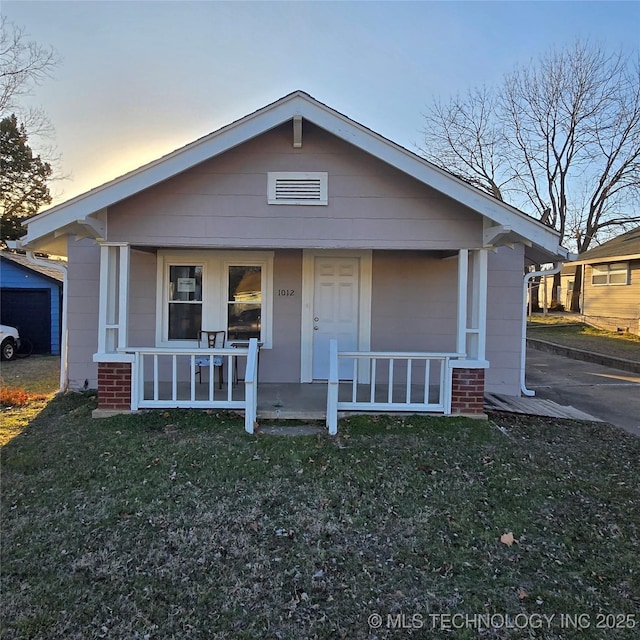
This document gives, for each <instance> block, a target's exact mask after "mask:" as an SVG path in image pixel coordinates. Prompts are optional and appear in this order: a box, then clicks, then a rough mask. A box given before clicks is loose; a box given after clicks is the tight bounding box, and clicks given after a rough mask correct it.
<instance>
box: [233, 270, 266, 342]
mask: <svg viewBox="0 0 640 640" xmlns="http://www.w3.org/2000/svg"><path fill="white" fill-rule="evenodd" d="M227 276H228V283H229V295H228V310H227V337H228V339H229V340H249V338H258V339H260V332H261V318H262V267H260V266H235V265H233V266H229V267H228V274H227Z"/></svg>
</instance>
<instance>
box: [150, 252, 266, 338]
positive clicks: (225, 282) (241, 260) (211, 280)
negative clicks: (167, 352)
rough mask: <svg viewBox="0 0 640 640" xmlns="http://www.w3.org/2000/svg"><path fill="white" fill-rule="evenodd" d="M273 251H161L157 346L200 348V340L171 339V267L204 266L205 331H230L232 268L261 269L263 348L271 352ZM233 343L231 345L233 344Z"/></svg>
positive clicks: (157, 289) (157, 303)
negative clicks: (229, 308) (228, 321)
mask: <svg viewBox="0 0 640 640" xmlns="http://www.w3.org/2000/svg"><path fill="white" fill-rule="evenodd" d="M273 255H274V254H273V252H272V251H190V250H184V251H181V250H177V251H176V250H167V251H164V250H160V251H158V263H157V288H156V346H157V347H180V348H190V347H197V346H198V344H197V340H169V338H168V336H169V287H168V283H169V267H171V266H175V265H181V266H185V265H189V266H191V265H194V266H197V265H201V266H202V328H203V329H205V330H211V331H213V330H217V329H224V330H225V331H226V330H227V308H228V297H229V275H228V274H229V267H230V266H259V267H260V268H261V277H262V302H261V305H262V310H261V335H260V342H262V348H264V349H270V348H271V344H272V333H273ZM232 343H233V341H231V342H229V343H228V344H232Z"/></svg>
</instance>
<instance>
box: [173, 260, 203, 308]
mask: <svg viewBox="0 0 640 640" xmlns="http://www.w3.org/2000/svg"><path fill="white" fill-rule="evenodd" d="M169 300H175V301H180V302H193V301H196V300H197V301H200V300H202V267H201V266H194V265H184V266H182V265H180V266H178V265H172V266H170V267H169Z"/></svg>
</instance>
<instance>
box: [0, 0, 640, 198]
mask: <svg viewBox="0 0 640 640" xmlns="http://www.w3.org/2000/svg"><path fill="white" fill-rule="evenodd" d="M0 12H1V13H2V14H3V15H4V16H6V18H8V19H9V20H11V21H12V22H14V23H16V24H17V25H20V26H22V27H24V28H25V30H26V32H27V33H28V35H29V36H30V38H32V39H34V40H36V41H38V42H39V44H41V45H51V46H53V47H54V48H55V49H56V50H57V52H58V54H59V56H60V59H61V62H60V64H59V65H58V66H57V68H56V70H55V73H54V77H53V78H51V79H50V80H47V81H46V82H45V83H44V84H42V85H41V86H40V87H38V88H37V89H36V90H35V91H34V93H33V95H32V96H31V97H30V98H29V100H30V101H31V104H33V105H37V106H41V107H42V108H43V109H44V110H45V111H46V113H47V114H48V115H49V117H50V118H51V120H52V122H53V124H54V126H55V128H56V137H55V142H56V145H57V147H58V149H59V151H60V152H61V154H62V168H63V170H64V172H65V173H67V174H69V175H70V178H69V179H68V180H66V181H64V182H63V183H60V184H59V185H56V186H55V187H54V191H56V192H57V195H56V201H57V202H60V201H62V200H66V199H68V198H70V197H73V196H75V195H77V194H79V193H82V192H84V191H87V190H88V189H90V188H92V187H95V186H98V185H99V184H102V183H103V182H106V181H107V180H110V179H112V178H114V177H117V176H119V175H121V174H123V173H125V172H126V171H129V170H131V169H134V168H136V167H138V166H140V165H142V164H144V163H146V162H149V161H151V160H154V159H155V158H157V157H159V156H161V155H163V154H165V153H168V152H169V151H172V150H173V149H176V148H178V147H181V146H183V145H184V144H187V143H189V142H192V141H193V140H195V139H197V138H199V137H201V136H203V135H205V134H207V133H209V132H211V131H214V130H216V129H218V128H219V127H221V126H223V125H225V124H228V123H229V122H232V121H234V120H237V119H238V118H241V117H242V116H244V115H246V114H248V113H251V112H252V111H255V110H256V109H258V108H260V107H262V106H264V105H266V104H269V103H270V102H273V101H274V100H277V99H278V98H281V97H282V96H284V95H286V94H288V93H290V92H292V91H295V90H297V89H301V90H303V91H306V92H308V93H310V94H311V95H312V96H313V97H314V98H316V99H318V100H320V101H321V102H324V103H326V104H327V105H329V106H330V107H332V108H334V109H337V110H338V111H340V112H341V113H344V114H345V115H347V116H349V117H350V118H352V119H354V120H356V121H358V122H360V123H362V124H364V125H365V126H367V127H370V128H371V129H373V130H375V131H377V132H378V133H380V134H382V135H384V136H386V137H388V138H390V139H392V140H394V141H395V142H397V143H399V144H401V145H402V146H404V147H407V148H408V149H410V150H412V151H416V148H417V145H419V144H420V143H421V134H420V131H421V129H422V128H423V126H424V121H423V116H422V114H423V113H424V111H425V110H426V107H427V105H428V104H429V103H430V102H431V101H432V100H433V99H434V98H442V99H445V100H446V99H447V98H448V97H449V96H453V95H455V94H456V93H465V92H466V91H467V89H469V88H472V87H474V86H481V85H493V84H497V83H499V82H500V81H501V79H502V77H503V76H504V74H506V73H508V72H509V71H511V70H513V69H514V67H516V66H518V65H519V66H524V65H527V64H528V63H529V61H530V60H531V59H534V58H537V57H538V56H540V55H541V54H542V53H544V52H546V51H548V50H550V49H551V48H553V47H564V46H566V45H570V44H572V43H573V42H574V41H575V40H576V39H578V38H580V39H582V40H585V39H588V40H590V41H591V42H593V43H595V44H598V45H601V46H602V47H603V48H605V49H607V50H612V51H613V50H615V49H618V48H620V47H622V48H624V49H625V50H626V51H630V50H631V49H634V48H635V49H637V47H638V39H639V37H638V34H639V33H640V2H636V1H634V2H542V1H541V2H515V1H513V2H481V1H478V2H210V1H203V2H158V1H148V2H118V1H112V2H57V1H50V2H25V1H15V0H1V2H0ZM61 192H62V193H61Z"/></svg>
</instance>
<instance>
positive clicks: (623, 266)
mask: <svg viewBox="0 0 640 640" xmlns="http://www.w3.org/2000/svg"><path fill="white" fill-rule="evenodd" d="M596 272H598V273H597V275H598V276H600V277H602V276H605V278H606V282H594V278H595V277H596ZM620 274H623V275H624V282H611V276H612V275H618V276H619V275H620ZM627 284H629V263H628V262H605V263H602V264H592V265H591V285H592V286H593V287H619V286H624V285H627Z"/></svg>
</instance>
